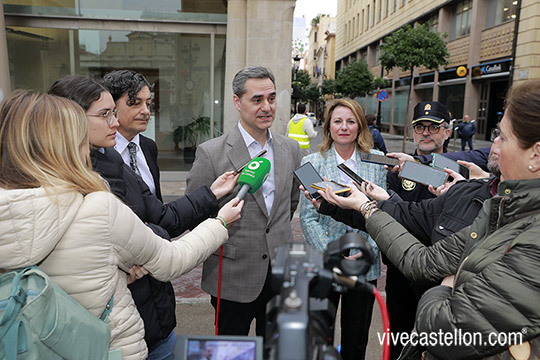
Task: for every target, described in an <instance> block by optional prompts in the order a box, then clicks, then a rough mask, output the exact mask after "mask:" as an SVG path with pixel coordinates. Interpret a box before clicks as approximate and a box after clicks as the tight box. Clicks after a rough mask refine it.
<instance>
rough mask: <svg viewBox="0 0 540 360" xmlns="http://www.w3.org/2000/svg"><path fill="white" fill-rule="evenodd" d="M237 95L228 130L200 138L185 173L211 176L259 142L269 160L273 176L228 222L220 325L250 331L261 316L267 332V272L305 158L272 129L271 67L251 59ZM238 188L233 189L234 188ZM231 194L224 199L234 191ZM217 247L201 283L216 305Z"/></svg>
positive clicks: (285, 236) (287, 238)
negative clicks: (204, 139) (233, 119)
mask: <svg viewBox="0 0 540 360" xmlns="http://www.w3.org/2000/svg"><path fill="white" fill-rule="evenodd" d="M232 87H233V94H234V95H233V102H234V106H235V107H236V109H237V110H238V113H239V118H240V121H239V122H238V124H237V126H235V127H233V128H232V129H231V130H229V131H228V132H227V133H225V134H224V135H222V136H220V137H218V138H215V139H212V140H208V141H207V142H205V143H203V144H201V145H199V147H198V148H197V153H196V155H195V162H194V163H193V167H192V169H191V171H190V172H189V175H188V177H187V187H186V191H188V192H189V191H191V190H192V189H194V188H196V187H197V186H200V185H201V184H206V183H209V182H212V181H214V179H215V178H216V177H217V176H219V175H220V174H222V173H223V172H225V171H227V170H231V169H235V168H238V167H239V166H241V165H243V164H245V163H246V162H248V161H249V159H252V158H253V157H254V156H255V155H256V154H258V153H259V152H260V151H261V150H263V149H265V150H267V153H266V154H265V155H264V157H265V158H266V159H268V160H270V162H271V170H270V173H269V175H268V179H267V180H266V181H265V182H264V183H263V185H262V187H261V188H260V189H259V190H257V191H256V192H255V193H253V194H247V195H246V197H245V202H246V203H245V210H244V213H243V216H242V218H241V219H240V220H239V221H237V222H236V223H235V224H234V225H233V226H232V227H231V228H230V229H229V231H230V232H231V239H230V241H229V242H228V243H227V244H226V245H225V246H224V247H223V265H222V275H221V279H222V281H221V300H220V303H219V319H218V325H217V326H218V333H219V334H220V335H247V334H248V333H249V328H250V324H251V322H252V320H253V319H256V334H257V335H259V336H263V335H264V333H265V326H266V320H265V319H266V304H267V302H268V301H269V300H270V299H271V298H272V297H273V296H274V292H273V291H272V288H271V286H270V285H271V284H270V279H271V275H272V271H271V260H272V259H273V258H274V256H275V249H276V247H278V246H280V245H287V244H289V243H290V242H291V241H292V229H291V220H292V218H293V214H294V211H295V210H296V207H297V206H298V201H299V189H298V182H296V181H295V180H294V176H293V171H294V170H295V169H297V168H298V166H299V165H300V160H301V155H300V148H299V146H298V142H296V141H294V140H292V139H289V138H288V137H285V136H283V135H280V134H276V133H274V132H272V131H270V127H271V126H272V124H273V123H274V118H275V113H276V85H275V78H274V75H273V74H272V72H271V71H270V70H269V69H267V68H264V67H261V66H247V67H245V68H243V69H241V70H240V71H239V72H238V73H237V74H236V75H235V77H234V79H233V83H232ZM237 191H238V189H236V190H233V193H236V192H237ZM231 197H232V196H231V195H229V196H226V197H224V198H223V199H222V200H220V204H221V203H223V202H225V201H227V200H228V199H230V198H231ZM219 259H220V257H219V253H218V254H214V255H213V256H210V258H209V259H208V260H207V261H205V263H204V267H203V276H202V288H203V290H204V291H206V292H207V293H209V294H210V295H211V303H212V306H213V307H214V308H217V296H218V272H219V263H220V260H219Z"/></svg>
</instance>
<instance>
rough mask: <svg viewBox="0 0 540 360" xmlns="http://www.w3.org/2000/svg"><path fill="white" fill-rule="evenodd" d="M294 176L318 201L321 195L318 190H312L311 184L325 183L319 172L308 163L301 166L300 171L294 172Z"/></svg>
mask: <svg viewBox="0 0 540 360" xmlns="http://www.w3.org/2000/svg"><path fill="white" fill-rule="evenodd" d="M294 176H295V177H296V178H297V179H298V181H300V184H302V186H303V187H304V189H306V190H307V191H309V195H310V196H311V197H312V198H313V199H315V200H317V199H318V198H320V197H321V195H320V194H319V193H318V192H317V189H315V188H312V187H311V184H313V183H317V182H321V181H323V178H322V177H321V175H319V173H318V172H317V170H315V168H314V167H313V165H311V163H310V162H309V161H308V162H307V163H305V164H304V165H302V166H300V167H299V168H298V169H296V170H294Z"/></svg>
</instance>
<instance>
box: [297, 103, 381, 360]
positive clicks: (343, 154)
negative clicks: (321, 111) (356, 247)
mask: <svg viewBox="0 0 540 360" xmlns="http://www.w3.org/2000/svg"><path fill="white" fill-rule="evenodd" d="M323 134H324V139H323V142H322V144H321V150H320V152H318V153H314V154H310V155H307V156H305V157H304V158H303V159H302V164H304V163H306V162H310V163H311V164H312V165H313V166H314V167H315V169H316V170H317V172H318V173H319V174H320V175H321V176H323V177H325V178H327V179H328V180H334V181H337V182H339V183H344V184H349V185H352V180H351V179H350V178H349V177H348V176H347V175H345V173H343V172H342V171H341V170H339V169H338V168H337V165H339V164H342V163H344V164H345V165H347V166H348V167H349V168H350V169H351V170H353V171H354V172H356V173H357V174H358V175H360V177H362V178H363V179H366V180H368V181H370V182H373V183H375V184H377V185H378V186H380V187H382V188H385V189H386V170H385V169H384V168H383V167H382V166H380V165H375V164H370V163H365V162H362V160H361V159H360V152H371V153H373V154H378V155H384V154H383V153H382V152H381V151H378V150H373V149H372V148H373V138H372V136H371V133H370V131H369V128H368V125H367V122H366V119H365V117H364V112H363V111H362V107H361V106H360V105H359V104H358V102H356V101H354V100H352V99H338V100H335V101H334V102H333V103H332V104H331V105H330V106H329V108H328V111H327V114H326V117H325V121H324V125H323ZM353 186H354V185H353ZM300 224H301V226H302V231H303V232H304V238H305V239H306V241H307V242H308V243H309V244H311V245H313V246H314V247H315V248H317V249H318V250H320V251H324V250H325V249H326V247H327V245H328V243H329V242H331V241H334V240H337V239H339V238H340V237H341V236H342V235H343V234H345V233H346V232H348V231H355V232H358V233H361V234H364V235H365V236H366V237H367V236H368V235H367V234H366V233H364V232H362V231H359V230H353V229H352V228H349V227H347V226H346V225H344V224H343V223H340V222H337V221H335V220H333V219H332V218H331V217H330V216H326V215H322V214H319V213H318V212H317V210H316V209H315V208H314V207H313V206H312V205H311V204H310V203H309V201H307V200H306V199H305V198H302V199H301V202H300ZM368 240H369V242H370V243H371V244H372V246H373V248H374V249H375V255H376V256H375V259H376V263H375V264H374V265H373V266H372V267H371V268H370V270H369V272H368V273H367V275H366V278H367V280H368V281H372V282H376V281H377V278H378V277H379V273H380V263H379V252H378V249H377V246H376V245H375V243H374V242H373V240H372V239H371V238H368ZM352 256H353V257H355V256H358V255H356V254H352ZM332 300H333V302H334V303H335V304H336V306H337V303H338V302H339V296H338V295H336V296H333V299H332ZM373 300H374V298H373V296H372V295H371V294H369V293H361V292H349V293H347V294H344V295H343V296H342V297H341V301H342V304H341V308H342V310H341V356H342V358H343V359H344V360H347V359H355V360H357V359H363V358H364V356H365V351H366V346H367V340H368V332H369V325H370V323H371V312H372V308H373Z"/></svg>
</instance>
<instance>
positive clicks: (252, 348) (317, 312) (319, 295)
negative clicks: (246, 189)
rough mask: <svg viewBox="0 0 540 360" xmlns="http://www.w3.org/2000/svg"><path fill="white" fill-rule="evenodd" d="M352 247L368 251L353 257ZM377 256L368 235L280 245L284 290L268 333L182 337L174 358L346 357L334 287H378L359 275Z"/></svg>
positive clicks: (276, 286)
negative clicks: (340, 345)
mask: <svg viewBox="0 0 540 360" xmlns="http://www.w3.org/2000/svg"><path fill="white" fill-rule="evenodd" d="M351 250H355V251H360V252H361V253H362V256H360V257H359V258H357V259H354V260H352V259H348V258H346V257H347V256H349V255H350V253H351ZM373 261H374V255H373V249H372V248H371V245H370V244H369V243H368V242H367V239H366V238H365V237H363V236H361V235H359V234H357V233H353V232H350V233H346V234H345V235H343V236H342V237H341V238H340V239H339V240H336V241H333V242H331V243H330V244H328V247H327V250H326V251H325V252H324V254H323V253H321V252H319V251H317V250H315V249H314V248H313V247H311V246H308V245H306V244H304V243H293V244H291V245H285V246H282V247H279V248H278V249H277V252H276V258H275V259H274V262H273V263H272V287H273V290H274V291H275V292H276V293H278V295H277V296H276V297H274V299H272V300H271V301H270V302H269V303H268V305H267V310H268V313H267V329H266V334H267V337H266V339H265V342H264V349H263V342H262V338H260V337H249V336H189V335H188V336H180V337H179V338H178V340H177V342H176V346H175V352H174V358H175V359H181V360H186V359H187V360H201V359H208V358H212V359H218V360H222V359H228V358H231V359H232V358H234V359H246V360H262V359H265V360H322V359H325V360H332V359H341V358H340V356H339V353H338V351H337V350H336V349H335V348H334V347H333V346H332V344H333V337H334V320H335V315H336V308H335V306H334V305H333V304H332V302H330V301H329V300H328V296H329V295H330V294H331V293H332V292H338V293H343V292H346V291H348V290H349V289H358V288H363V289H367V290H368V291H371V290H372V288H373V286H372V285H371V284H369V283H367V282H365V281H363V280H362V279H358V278H357V277H358V276H359V275H363V274H365V273H367V271H368V270H369V267H370V266H371V264H372V263H373ZM210 350H211V353H212V355H208V354H206V352H207V351H210Z"/></svg>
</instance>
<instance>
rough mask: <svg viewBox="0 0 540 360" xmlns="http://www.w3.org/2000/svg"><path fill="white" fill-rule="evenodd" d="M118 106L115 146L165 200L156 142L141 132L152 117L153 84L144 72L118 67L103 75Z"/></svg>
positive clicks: (152, 189)
mask: <svg viewBox="0 0 540 360" xmlns="http://www.w3.org/2000/svg"><path fill="white" fill-rule="evenodd" d="M103 81H104V82H105V85H106V86H107V88H108V89H109V91H110V93H111V95H112V97H113V100H114V101H115V102H116V106H117V108H118V122H119V123H120V127H119V128H118V133H117V136H116V145H115V146H114V148H115V149H116V151H118V152H119V153H120V155H122V158H123V159H124V162H125V163H126V164H128V165H130V166H131V168H132V169H133V171H135V173H137V174H138V175H140V176H141V177H142V178H143V180H144V182H145V183H146V184H147V185H148V187H149V188H150V191H151V192H152V193H153V194H155V195H156V197H157V198H158V199H159V200H161V201H163V198H162V196H161V186H160V184H159V167H158V163H157V152H158V150H157V145H156V143H155V141H154V140H152V139H150V138H147V137H146V136H143V135H141V134H140V133H141V132H143V131H145V130H146V127H147V126H148V121H149V120H150V106H151V105H152V85H150V83H149V82H148V80H146V78H145V77H144V76H143V75H142V74H138V73H136V72H135V71H131V70H116V71H112V72H110V73H108V74H107V75H105V77H104V78H103Z"/></svg>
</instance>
